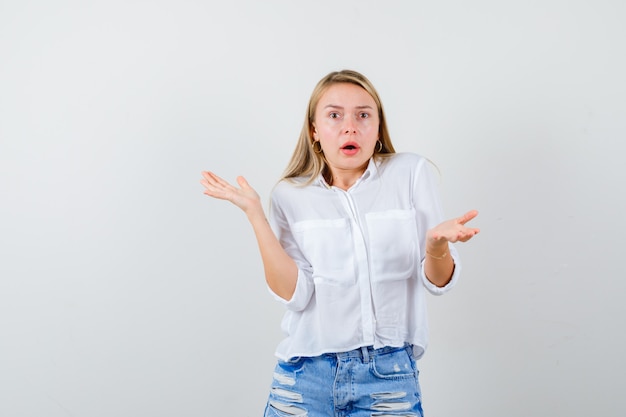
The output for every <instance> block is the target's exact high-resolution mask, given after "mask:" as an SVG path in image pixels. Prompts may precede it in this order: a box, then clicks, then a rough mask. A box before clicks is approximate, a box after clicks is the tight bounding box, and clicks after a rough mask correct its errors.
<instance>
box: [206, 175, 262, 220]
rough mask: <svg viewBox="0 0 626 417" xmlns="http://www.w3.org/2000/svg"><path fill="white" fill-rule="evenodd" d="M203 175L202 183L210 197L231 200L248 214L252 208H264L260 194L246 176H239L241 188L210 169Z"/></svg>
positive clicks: (238, 182) (238, 180) (238, 181)
mask: <svg viewBox="0 0 626 417" xmlns="http://www.w3.org/2000/svg"><path fill="white" fill-rule="evenodd" d="M202 177H203V178H202V180H200V184H202V185H203V186H204V188H205V190H204V194H206V195H208V196H209V197H213V198H219V199H220V200H226V201H230V202H231V203H233V204H234V205H236V206H237V207H239V208H240V209H242V210H243V211H244V212H246V214H248V213H249V212H250V211H251V210H254V209H258V208H262V205H261V199H260V198H259V195H258V194H257V192H256V191H254V189H253V188H252V187H250V184H248V181H246V179H245V178H244V177H237V184H239V187H240V188H237V187H234V186H232V185H231V184H229V183H228V182H227V181H225V180H223V179H222V178H220V177H218V176H217V175H215V174H214V173H212V172H210V171H203V172H202Z"/></svg>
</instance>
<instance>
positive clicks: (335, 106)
mask: <svg viewBox="0 0 626 417" xmlns="http://www.w3.org/2000/svg"><path fill="white" fill-rule="evenodd" d="M324 108H325V109H328V108H331V109H342V110H343V106H340V105H338V104H327V105H326V106H324ZM354 108H355V109H359V110H360V109H370V110H373V109H374V108H373V107H372V106H370V105H369V104H364V105H362V106H355V107H354Z"/></svg>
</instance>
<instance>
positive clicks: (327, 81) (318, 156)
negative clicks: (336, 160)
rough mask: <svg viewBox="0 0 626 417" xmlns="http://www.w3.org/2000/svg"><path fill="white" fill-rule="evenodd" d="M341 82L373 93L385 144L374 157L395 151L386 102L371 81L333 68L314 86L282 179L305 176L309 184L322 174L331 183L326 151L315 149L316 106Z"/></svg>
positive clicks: (379, 133) (381, 136) (358, 74)
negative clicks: (316, 150)
mask: <svg viewBox="0 0 626 417" xmlns="http://www.w3.org/2000/svg"><path fill="white" fill-rule="evenodd" d="M339 83H350V84H354V85H357V86H359V87H361V88H363V89H364V90H365V91H367V92H368V93H369V95H370V96H372V98H373V99H374V102H375V103H376V107H377V108H378V119H379V122H380V123H379V126H378V139H379V140H380V142H381V143H382V147H381V146H377V149H376V150H375V151H374V157H384V156H389V155H391V154H394V153H395V152H396V151H395V149H394V148H393V145H392V143H391V138H390V137H389V131H388V130H387V122H386V119H385V112H384V111H383V104H382V102H381V101H380V97H379V96H378V93H377V92H376V89H375V88H374V86H373V85H372V83H371V82H370V81H369V80H368V79H367V78H366V77H365V76H364V75H362V74H360V73H358V72H356V71H352V70H342V71H334V72H331V73H330V74H328V75H326V76H325V77H324V78H322V79H321V80H320V81H319V82H318V83H317V85H316V86H315V89H313V93H312V94H311V98H310V99H309V105H308V107H307V112H306V116H305V119H304V124H303V126H302V131H301V132H300V138H299V139H298V143H297V144H296V149H295V150H294V152H293V155H292V156H291V160H290V161H289V164H288V165H287V169H285V172H284V174H283V176H282V179H286V180H289V179H292V178H298V177H304V178H305V181H304V182H303V183H302V185H306V184H310V183H311V182H312V181H313V180H314V179H315V178H317V176H318V175H319V174H320V173H322V174H323V175H324V178H325V179H326V181H327V182H330V169H329V168H328V163H327V162H326V158H325V157H324V153H323V152H320V153H317V152H315V151H314V149H313V122H314V121H315V109H316V108H317V103H318V102H319V101H320V98H321V97H322V95H323V94H324V93H325V92H326V90H327V89H328V88H329V87H330V86H332V85H334V84H339ZM379 148H380V149H379Z"/></svg>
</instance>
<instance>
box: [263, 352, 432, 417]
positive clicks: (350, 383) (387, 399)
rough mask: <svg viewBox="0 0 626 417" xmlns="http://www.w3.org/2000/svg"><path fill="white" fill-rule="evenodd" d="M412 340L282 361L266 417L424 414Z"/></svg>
mask: <svg viewBox="0 0 626 417" xmlns="http://www.w3.org/2000/svg"><path fill="white" fill-rule="evenodd" d="M418 375H419V371H418V369H417V366H416V364H415V359H414V357H413V349H412V347H411V346H410V345H406V346H404V347H383V348H381V349H373V348H372V347H362V348H360V349H355V350H351V351H349V352H342V353H327V354H324V355H321V356H316V357H299V358H293V359H291V360H289V361H281V360H279V361H278V364H277V365H276V368H275V370H274V378H273V381H272V386H271V390H270V395H269V399H268V401H267V406H266V407H265V414H264V416H265V417H305V416H306V417H414V416H415V417H422V416H423V412H422V404H421V391H420V387H419V382H418Z"/></svg>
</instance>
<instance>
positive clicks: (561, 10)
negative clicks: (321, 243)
mask: <svg viewBox="0 0 626 417" xmlns="http://www.w3.org/2000/svg"><path fill="white" fill-rule="evenodd" d="M624 21H626V3H624V2H623V1H621V0H613V1H612V0H595V1H591V0H573V1H564V0H561V1H560V0H544V1H495V0H478V1H473V2H466V1H462V0H445V1H438V2H427V1H387V2H379V1H365V0H364V1H352V0H350V1H328V0H322V1H316V2H298V1H286V0H285V1H276V0H274V1H265V2H257V1H252V0H237V1H231V2H217V1H215V2H214V1H204V2H201V1H190V0H179V1H172V0H160V1H151V2H148V1H139V0H137V1H119V0H112V1H106V2H105V1H89V2H81V1H71V0H57V1H54V2H47V1H43V0H24V1H19V2H17V1H8V0H0V201H1V204H0V416H3V417H4V416H6V417H17V416H25V417H44V416H45V417H105V416H106V417H109V416H116V417H136V416H151V417H170V416H185V417H194V416H198V417H199V416H259V415H261V414H262V410H263V407H264V405H265V401H266V398H267V394H268V388H269V384H270V382H271V377H272V370H273V366H274V363H275V358H274V357H273V352H274V348H275V346H276V344H277V343H278V342H279V340H280V338H281V333H280V329H279V323H280V318H281V316H282V312H283V310H282V307H281V306H280V305H279V304H278V303H276V302H275V301H274V300H273V299H272V298H271V297H270V295H269V294H268V293H267V290H266V288H265V284H264V279H263V273H262V265H261V262H260V256H259V255H258V250H257V247H256V242H255V240H254V236H253V234H252V230H251V228H250V226H249V225H248V223H247V221H246V219H245V216H244V215H243V213H241V212H240V211H239V210H238V209H236V208H235V207H234V206H231V205H230V204H228V203H226V202H223V201H217V200H212V199H209V198H208V197H206V196H204V195H203V194H202V187H201V185H200V184H199V180H200V172H201V171H202V170H206V169H210V170H213V171H215V172H216V173H218V174H219V175H221V176H222V177H224V178H226V179H227V180H229V181H233V182H234V179H235V177H236V176H237V175H244V176H245V177H246V178H247V179H248V181H249V182H250V183H251V184H252V185H253V186H254V187H255V188H256V189H257V191H258V192H259V193H260V194H261V196H262V198H263V199H264V201H266V202H267V201H268V197H269V193H270V190H271V188H272V186H273V185H274V184H275V182H276V181H277V179H278V178H279V176H280V175H281V173H282V171H283V169H284V168H285V166H286V164H287V162H288V159H289V157H290V156H291V153H292V151H293V149H294V146H295V142H296V139H297V136H298V133H299V131H300V128H301V126H302V122H303V120H304V114H305V106H306V103H307V100H308V98H309V96H310V93H311V91H312V89H313V87H314V85H315V83H316V82H317V81H318V80H319V79H320V78H321V77H323V76H324V75H326V74H327V73H328V72H330V71H332V70H338V69H343V68H350V69H355V70H358V71H360V72H362V73H364V74H365V75H366V76H367V77H369V78H370V80H371V81H372V82H373V83H374V85H375V86H376V88H377V89H378V91H379V93H380V95H381V97H382V100H383V103H384V106H385V110H386V112H387V115H388V122H389V127H390V132H391V137H392V139H393V141H394V144H395V146H396V149H397V150H399V151H410V152H416V153H420V154H422V155H424V156H426V157H428V158H430V159H431V160H433V161H434V162H435V163H436V165H437V166H438V168H439V170H440V172H441V177H440V184H439V185H440V189H441V196H442V200H443V204H444V209H445V212H446V214H447V215H448V216H449V217H452V216H458V215H460V214H462V213H464V212H465V211H467V210H469V209H473V208H475V209H478V210H479V211H480V215H479V217H478V218H477V219H476V220H475V221H473V222H472V225H475V226H477V227H480V228H481V230H482V232H481V234H480V235H478V236H477V237H476V238H475V239H474V240H472V241H471V242H470V243H468V244H463V245H458V246H457V247H458V249H459V251H460V254H461V256H462V258H463V260H464V273H463V276H462V279H461V281H460V282H459V284H458V286H457V287H456V288H455V290H454V291H453V292H451V293H449V294H447V295H445V296H443V297H438V298H437V297H429V298H428V303H429V313H430V326H431V343H430V347H429V350H428V351H427V353H426V355H425V357H424V358H423V359H422V360H421V361H420V362H419V366H420V369H421V376H420V378H421V384H422V391H423V395H424V409H425V412H426V415H427V416H430V417H453V416H483V417H502V416H507V417H517V416H519V417H522V416H527V415H529V414H533V415H537V416H545V417H554V416H568V417H575V416H576V417H578V416H580V417H582V416H588V415H596V416H603V417H618V416H622V415H623V408H624V405H625V404H624V403H625V401H624V396H623V395H622V388H623V377H624V375H625V374H626V365H625V360H624V355H623V352H624V350H626V336H625V335H624V325H625V320H624V318H625V317H626V307H625V304H624V302H623V298H624V295H625V291H626V280H625V279H624V272H623V268H622V267H621V264H622V260H623V257H624V256H623V254H622V251H623V248H624V243H623V237H624V234H625V231H626V230H625V229H626V228H625V226H624V220H623V215H624V212H625V211H626V202H625V195H626V193H625V191H624V190H625V184H624V183H625V178H626V172H625V171H626V169H625V168H624V162H623V155H624V151H626V145H625V140H624V139H626V81H625V77H624V74H626V55H625V54H624V51H625V50H626V26H625V25H624Z"/></svg>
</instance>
